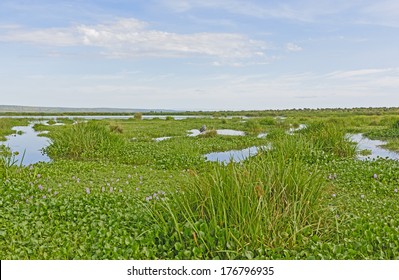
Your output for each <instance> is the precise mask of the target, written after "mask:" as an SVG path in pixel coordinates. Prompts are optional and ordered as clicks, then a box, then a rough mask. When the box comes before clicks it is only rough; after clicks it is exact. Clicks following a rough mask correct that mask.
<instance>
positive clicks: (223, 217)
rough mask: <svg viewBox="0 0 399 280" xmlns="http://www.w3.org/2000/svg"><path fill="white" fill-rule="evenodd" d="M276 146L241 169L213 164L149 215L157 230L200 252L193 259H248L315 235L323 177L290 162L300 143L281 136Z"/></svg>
mask: <svg viewBox="0 0 399 280" xmlns="http://www.w3.org/2000/svg"><path fill="white" fill-rule="evenodd" d="M279 143H280V144H278V145H274V146H273V149H272V150H271V151H267V152H266V151H264V152H262V153H261V154H259V155H258V156H257V157H255V158H253V159H251V160H249V161H247V162H246V163H244V164H242V165H240V164H229V165H227V166H222V165H216V166H215V168H214V169H213V171H211V172H210V173H208V174H205V175H202V176H196V178H195V180H193V182H192V183H191V184H189V185H187V187H186V188H185V189H184V195H182V196H180V197H178V198H176V199H174V200H171V201H168V202H166V203H165V204H163V206H162V207H160V208H155V210H153V215H154V217H155V218H156V220H157V221H158V223H159V224H160V227H164V228H169V231H170V227H173V228H174V230H175V234H176V233H177V235H178V236H179V238H180V239H181V242H182V244H186V245H187V246H192V245H193V244H191V245H190V242H191V243H193V242H194V243H195V245H196V246H197V247H199V248H202V249H201V250H200V251H201V252H199V253H198V255H197V256H196V258H229V259H231V258H252V257H256V254H257V253H256V252H258V254H261V255H262V254H266V253H264V252H266V251H267V250H274V249H277V248H283V249H284V250H291V249H294V248H297V247H300V246H302V245H303V244H305V243H306V240H307V239H309V238H310V237H311V236H313V235H316V236H317V235H320V234H321V232H322V230H321V229H322V227H324V226H325V225H326V220H325V219H324V217H325V215H323V214H322V213H323V210H324V209H323V207H322V206H321V205H322V204H321V203H320V200H321V195H322V193H323V190H324V189H325V179H324V177H323V176H322V172H319V171H318V169H317V167H316V166H313V167H312V169H310V168H309V166H308V165H307V164H306V163H305V162H304V161H303V160H302V159H301V157H300V156H296V157H295V156H294V157H291V154H292V153H291V151H293V150H300V149H301V148H302V146H303V145H306V143H305V142H304V141H291V139H289V136H286V137H285V138H284V139H281V141H279ZM288 155H290V157H288ZM165 215H166V216H165ZM187 228H189V230H183V229H187ZM193 240H194V241H193ZM262 250H263V253H260V251H262ZM262 257H265V255H263V256H262Z"/></svg>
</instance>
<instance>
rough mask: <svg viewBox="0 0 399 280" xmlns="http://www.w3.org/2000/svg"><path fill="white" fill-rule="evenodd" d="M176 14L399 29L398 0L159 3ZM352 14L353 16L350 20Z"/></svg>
mask: <svg viewBox="0 0 399 280" xmlns="http://www.w3.org/2000/svg"><path fill="white" fill-rule="evenodd" d="M158 1H159V2H161V3H162V4H163V5H164V6H165V7H167V8H169V9H170V10H172V11H173V12H177V13H183V12H184V13H185V12H188V11H191V10H195V9H204V8H205V9H218V10H224V11H226V12H229V13H233V14H238V15H244V16H249V17H255V18H275V19H276V18H277V19H287V20H294V21H301V22H315V21H330V22H331V21H333V22H336V20H337V18H339V19H340V21H341V22H342V21H344V22H346V23H361V24H373V25H387V26H393V27H399V2H398V1H396V0H381V1H374V0H366V1H364V0H352V1H347V0H303V1H246V0H219V1H213V0H158ZM348 14H350V15H351V16H348Z"/></svg>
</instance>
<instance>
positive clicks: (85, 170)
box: [0, 109, 399, 259]
mask: <svg viewBox="0 0 399 280" xmlns="http://www.w3.org/2000/svg"><path fill="white" fill-rule="evenodd" d="M389 112H391V113H392V110H391V111H384V110H382V109H381V110H379V111H375V110H371V111H370V112H369V113H367V114H365V111H364V110H363V111H359V112H357V111H353V110H352V111H345V110H343V111H342V110H341V111H340V110H337V111H331V112H330V111H328V112H327V111H320V112H316V111H302V112H298V111H297V112H295V111H293V112H291V111H287V112H286V114H287V119H285V120H276V119H274V118H272V117H271V116H263V117H261V118H258V119H254V120H250V121H249V122H248V120H245V121H246V122H243V119H241V118H233V119H225V118H220V119H218V118H215V119H210V118H202V119H186V120H173V119H171V118H169V119H167V120H161V119H158V120H146V119H143V120H140V121H138V120H133V119H129V120H114V119H112V120H111V119H109V120H102V121H90V122H87V123H82V122H80V123H78V124H73V121H71V120H69V119H65V125H63V126H56V125H49V126H44V125H37V126H35V129H36V130H49V131H50V133H49V134H48V136H49V137H50V138H51V139H52V141H53V144H52V145H51V146H49V148H48V149H47V150H46V152H47V153H48V154H49V155H50V156H51V157H52V159H53V162H51V163H40V164H34V165H32V166H27V167H23V166H19V165H15V164H12V161H7V160H10V159H11V157H10V156H12V154H10V151H8V152H7V151H5V152H4V153H3V157H2V159H3V161H0V258H1V259H398V258H399V254H398V252H399V239H398V238H397V237H398V236H399V224H398V221H399V216H398V213H399V203H398V201H399V194H398V188H399V179H398V176H397V174H399V164H398V162H397V161H389V160H383V159H380V160H376V161H358V160H356V159H355V157H354V156H355V148H356V147H355V146H354V145H353V144H351V143H349V142H348V141H347V139H346V138H345V134H346V133H347V132H349V131H353V130H354V129H355V130H356V131H359V132H367V131H374V132H376V131H379V130H381V129H395V127H392V124H394V121H395V116H394V115H389V114H388V113H389ZM377 113H378V114H377ZM276 114H277V115H280V113H279V112H276ZM362 114H363V115H362ZM57 121H59V120H57ZM1 122H2V127H3V128H4V129H3V130H2V131H3V132H2V133H3V134H2V135H7V134H9V133H11V128H12V127H13V126H15V125H16V124H27V122H28V121H27V120H9V119H8V120H2V119H0V123H1ZM302 123H304V124H307V125H308V127H307V129H304V130H300V131H297V132H295V133H294V134H293V135H287V133H286V131H287V129H288V128H289V127H290V125H295V124H302ZM203 124H205V125H206V126H207V127H209V128H214V129H236V130H242V131H245V132H246V136H241V137H237V136H221V135H214V137H204V138H202V137H188V136H187V130H190V129H199V128H200V127H201V126H202V125H203ZM258 131H261V132H267V133H268V136H267V137H266V138H262V139H259V138H257V137H256V136H257V133H258ZM163 136H173V137H172V138H171V139H169V140H167V141H160V142H155V141H154V140H153V138H156V137H163ZM376 137H377V135H376ZM378 137H381V134H380V136H378ZM132 138H135V139H134V140H133V139H132ZM392 139H394V138H392ZM392 139H391V140H390V141H393V140H392ZM269 143H271V146H272V149H271V150H265V151H263V152H261V153H260V154H259V155H257V156H255V157H252V158H250V159H248V160H246V161H244V162H242V163H237V164H235V163H234V164H229V165H226V166H224V165H219V164H218V163H213V162H206V161H205V159H204V157H203V155H204V154H206V153H209V152H217V151H227V150H238V149H242V148H247V147H251V146H267V145H268V144H269ZM390 143H392V142H390ZM4 160H6V161H4Z"/></svg>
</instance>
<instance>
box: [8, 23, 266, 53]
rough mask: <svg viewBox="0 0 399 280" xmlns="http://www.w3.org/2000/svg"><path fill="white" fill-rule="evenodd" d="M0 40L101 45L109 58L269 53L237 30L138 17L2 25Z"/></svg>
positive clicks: (61, 44) (40, 43)
mask: <svg viewBox="0 0 399 280" xmlns="http://www.w3.org/2000/svg"><path fill="white" fill-rule="evenodd" d="M2 30H3V32H1V33H2V34H1V33H0V34H1V35H0V41H8V42H23V43H30V44H35V45H48V46H57V47H63V46H91V47H100V48H101V49H102V53H103V54H104V55H106V56H109V57H115V58H126V57H143V56H144V57H145V56H150V57H190V56H209V57H218V58H220V59H225V60H229V59H233V60H234V59H251V58H259V57H263V56H264V55H265V51H266V50H267V43H266V42H263V41H259V40H252V39H251V38H248V37H247V36H245V35H242V34H236V33H212V32H204V33H192V34H179V33H171V32H164V31H161V30H154V29H151V28H150V26H149V24H148V23H147V22H144V21H140V20H137V19H134V18H122V19H118V20H116V21H114V22H108V23H104V24H97V25H76V26H71V27H67V28H42V29H26V28H22V27H13V28H12V29H11V28H2Z"/></svg>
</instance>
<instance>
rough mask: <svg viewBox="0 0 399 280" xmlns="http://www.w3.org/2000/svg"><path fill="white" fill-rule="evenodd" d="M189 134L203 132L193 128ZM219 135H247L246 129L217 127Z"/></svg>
mask: <svg viewBox="0 0 399 280" xmlns="http://www.w3.org/2000/svg"><path fill="white" fill-rule="evenodd" d="M188 132H189V134H187V136H190V137H195V136H198V135H200V134H201V132H200V131H199V130H198V129H191V130H188ZM216 132H217V134H218V135H225V136H245V132H244V131H240V130H234V129H217V130H216Z"/></svg>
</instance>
